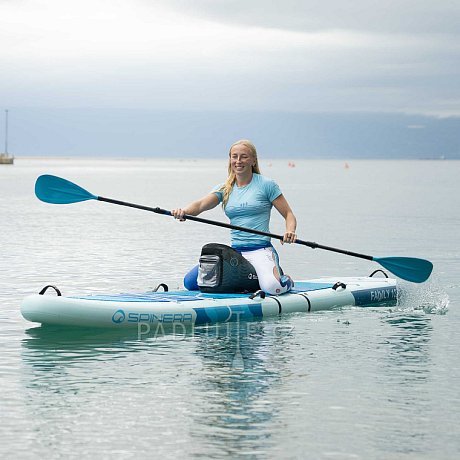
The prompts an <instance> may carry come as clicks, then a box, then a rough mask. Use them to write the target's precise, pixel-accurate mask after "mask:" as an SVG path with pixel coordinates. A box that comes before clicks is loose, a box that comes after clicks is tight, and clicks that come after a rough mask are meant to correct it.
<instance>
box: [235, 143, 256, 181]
mask: <svg viewBox="0 0 460 460" xmlns="http://www.w3.org/2000/svg"><path fill="white" fill-rule="evenodd" d="M255 164H256V161H255V159H254V156H253V154H252V152H251V150H250V149H249V147H246V146H245V145H244V144H238V145H234V146H233V147H232V149H231V150H230V165H231V168H232V171H233V172H234V173H235V174H237V175H242V174H249V173H252V167H253V166H254V165H255Z"/></svg>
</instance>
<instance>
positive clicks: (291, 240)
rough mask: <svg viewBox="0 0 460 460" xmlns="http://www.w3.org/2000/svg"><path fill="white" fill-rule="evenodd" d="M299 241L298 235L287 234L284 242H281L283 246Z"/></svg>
mask: <svg viewBox="0 0 460 460" xmlns="http://www.w3.org/2000/svg"><path fill="white" fill-rule="evenodd" d="M296 239H297V235H296V233H295V232H286V233H285V234H284V236H283V240H282V241H281V244H284V243H288V244H291V243H295V240H296Z"/></svg>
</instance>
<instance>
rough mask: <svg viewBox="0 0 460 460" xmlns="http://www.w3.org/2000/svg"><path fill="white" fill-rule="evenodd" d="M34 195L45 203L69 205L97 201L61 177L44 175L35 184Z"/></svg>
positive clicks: (93, 196)
mask: <svg viewBox="0 0 460 460" xmlns="http://www.w3.org/2000/svg"><path fill="white" fill-rule="evenodd" d="M35 195H36V196H37V198H38V199H39V200H42V201H44V202H45V203H53V204H69V203H78V202H79V201H86V200H97V196H95V195H93V194H91V193H89V192H87V191H86V190H85V189H83V188H81V187H80V186H79V185H77V184H74V183H73V182H70V181H68V180H66V179H62V178H61V177H57V176H51V175H49V174H45V175H43V176H40V177H39V178H38V179H37V181H36V182H35Z"/></svg>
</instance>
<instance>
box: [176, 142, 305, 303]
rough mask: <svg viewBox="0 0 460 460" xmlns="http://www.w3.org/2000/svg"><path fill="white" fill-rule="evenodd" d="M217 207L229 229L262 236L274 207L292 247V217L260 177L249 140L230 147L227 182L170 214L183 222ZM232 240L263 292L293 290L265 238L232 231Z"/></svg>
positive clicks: (273, 185) (281, 197)
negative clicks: (230, 225)
mask: <svg viewBox="0 0 460 460" xmlns="http://www.w3.org/2000/svg"><path fill="white" fill-rule="evenodd" d="M219 203H222V207H223V209H224V211H225V214H226V215H227V217H228V218H229V219H230V223H231V224H232V225H236V226H239V227H246V228H251V229H254V230H261V231H264V232H269V231H270V230H269V223H270V214H271V210H272V207H273V206H274V207H275V208H276V210H277V211H278V212H279V213H280V214H281V215H282V216H283V217H284V220H285V222H286V230H285V233H284V236H283V241H282V243H293V242H294V241H295V240H296V238H297V235H296V227H297V221H296V218H295V216H294V213H293V212H292V210H291V207H290V206H289V204H288V202H287V201H286V198H285V197H284V195H283V194H282V192H281V190H280V188H279V186H278V185H277V184H276V183H275V182H274V181H273V180H272V179H268V178H266V177H264V176H262V175H261V174H260V169H259V163H258V159H257V151H256V148H255V146H254V145H253V144H252V143H251V142H250V141H248V140H240V141H238V142H235V143H234V144H233V145H232V146H231V147H230V152H229V160H228V178H227V180H226V182H225V183H224V184H223V185H220V186H218V187H216V188H215V189H214V190H213V191H212V192H211V193H209V194H208V195H206V196H204V197H203V198H201V199H199V200H197V201H194V202H192V203H190V204H189V205H188V206H186V207H185V208H178V209H174V210H172V211H171V214H172V215H173V216H174V217H175V218H176V219H179V220H184V215H185V214H189V215H192V216H197V215H198V214H201V213H202V212H204V211H208V210H209V209H213V208H215V207H216V206H217V205H218V204H219ZM231 240H232V248H233V249H235V250H237V251H238V252H239V253H240V254H241V255H242V256H243V257H244V258H245V259H247V260H249V262H250V263H251V264H252V265H253V266H254V268H255V270H256V272H257V277H258V279H259V285H260V288H261V289H262V290H263V291H265V292H266V293H268V294H271V295H279V294H283V293H285V292H288V291H289V290H290V289H291V288H292V286H293V282H292V279H291V278H290V277H289V276H287V275H282V272H281V269H280V266H279V258H278V254H277V252H276V250H275V248H274V247H273V246H272V245H271V242H270V238H269V237H268V236H261V235H256V234H253V233H248V232H243V231H239V230H231ZM186 287H188V288H190V287H189V286H186ZM192 288H193V287H192Z"/></svg>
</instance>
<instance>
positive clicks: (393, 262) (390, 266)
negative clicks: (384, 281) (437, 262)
mask: <svg viewBox="0 0 460 460" xmlns="http://www.w3.org/2000/svg"><path fill="white" fill-rule="evenodd" d="M372 260H374V261H375V262H377V263H379V264H380V265H381V266H382V267H384V268H386V269H387V270H388V271H390V272H391V273H393V274H394V275H396V276H398V277H399V278H402V279H404V280H407V281H412V282H413V283H423V282H424V281H426V280H427V279H428V278H429V277H430V275H431V272H432V270H433V264H432V263H431V262H430V261H429V260H425V259H417V258H415V257H374V258H373V259H372Z"/></svg>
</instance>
